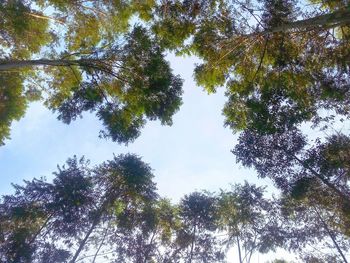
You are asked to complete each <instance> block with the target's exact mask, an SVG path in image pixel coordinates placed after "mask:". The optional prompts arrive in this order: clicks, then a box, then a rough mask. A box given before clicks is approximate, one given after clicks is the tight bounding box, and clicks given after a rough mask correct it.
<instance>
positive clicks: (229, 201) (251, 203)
mask: <svg viewBox="0 0 350 263" xmlns="http://www.w3.org/2000/svg"><path fill="white" fill-rule="evenodd" d="M263 194H264V189H263V188H262V187H256V186H255V185H250V184H248V183H247V182H245V184H243V185H239V184H236V185H233V186H232V190H231V191H221V193H220V194H219V197H218V199H219V201H218V202H219V205H218V206H219V209H218V211H219V212H218V215H219V223H218V225H219V227H220V230H221V232H222V233H223V235H224V236H225V237H224V238H223V244H224V245H225V246H226V248H227V249H233V248H234V250H235V251H236V253H235V254H236V255H237V258H238V262H240V263H243V262H247V263H248V262H251V260H252V255H253V254H254V253H255V252H258V253H267V252H269V251H273V250H275V249H276V248H278V247H283V243H284V238H285V235H284V230H283V224H282V221H281V220H280V216H279V209H278V206H276V204H275V203H274V200H272V199H271V200H269V199H267V198H265V197H264V196H263ZM236 248H237V249H236Z"/></svg>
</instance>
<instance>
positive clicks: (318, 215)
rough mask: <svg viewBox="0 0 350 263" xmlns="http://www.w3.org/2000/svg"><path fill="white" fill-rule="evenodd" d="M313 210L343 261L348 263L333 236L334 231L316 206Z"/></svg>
mask: <svg viewBox="0 0 350 263" xmlns="http://www.w3.org/2000/svg"><path fill="white" fill-rule="evenodd" d="M313 208H314V209H315V212H316V214H317V217H318V218H319V219H320V221H321V223H322V224H323V226H324V228H325V229H326V231H327V233H328V235H329V237H330V238H331V239H332V242H333V244H334V245H335V247H336V249H337V251H338V253H339V254H340V256H341V257H342V259H343V260H344V263H348V261H347V260H346V258H345V256H344V254H343V251H342V250H341V249H340V247H339V245H338V242H337V241H336V239H335V236H334V235H333V233H332V231H331V230H330V229H329V228H328V226H327V224H326V222H325V221H324V220H323V218H322V216H321V215H320V213H319V212H318V210H317V208H316V206H313Z"/></svg>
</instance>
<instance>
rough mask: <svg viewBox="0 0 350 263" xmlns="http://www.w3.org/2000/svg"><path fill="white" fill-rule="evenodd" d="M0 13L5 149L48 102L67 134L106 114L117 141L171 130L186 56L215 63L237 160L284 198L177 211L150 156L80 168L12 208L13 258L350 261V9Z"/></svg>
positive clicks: (0, 230) (70, 165) (233, 199)
mask: <svg viewBox="0 0 350 263" xmlns="http://www.w3.org/2000/svg"><path fill="white" fill-rule="evenodd" d="M0 15H1V17H2V19H1V21H0V144H4V143H5V140H6V139H8V138H9V137H10V127H11V124H12V122H13V121H14V120H19V119H20V118H21V117H23V115H24V114H25V111H26V108H27V107H28V104H29V103H30V102H31V101H36V100H40V101H42V102H43V103H44V104H45V105H46V106H47V107H48V108H49V109H51V110H52V111H53V112H55V113H56V114H57V117H58V119H59V120H61V121H63V122H64V123H67V124H69V123H70V122H72V121H74V120H76V119H77V118H79V117H82V116H83V113H84V112H94V113H95V114H96V116H97V118H98V119H99V120H100V121H101V122H102V123H103V126H104V129H103V130H102V131H101V133H100V136H101V137H108V138H111V139H112V140H113V141H116V142H118V143H126V144H127V143H129V142H132V141H133V140H135V139H136V138H137V137H138V136H139V135H140V133H141V129H142V127H143V126H145V124H146V122H147V120H159V121H160V122H161V123H162V124H165V125H171V124H172V116H173V115H174V114H175V112H176V111H177V110H178V109H179V107H180V105H181V103H182V100H181V95H182V80H181V78H180V76H176V75H174V74H173V72H172V69H171V68H170V64H169V63H168V62H167V61H166V58H165V56H166V54H167V53H168V52H175V53H176V54H178V55H180V56H186V55H192V56H196V57H198V58H199V59H200V61H201V62H200V63H199V64H198V65H197V66H196V68H195V71H194V78H195V80H196V82H197V84H198V85H199V86H202V87H204V88H205V89H206V91H207V92H209V93H212V92H215V91H216V90H217V89H219V88H224V89H225V94H226V97H227V101H226V104H225V105H224V107H223V114H224V116H225V125H226V126H227V127H229V128H230V129H231V130H232V131H233V132H235V133H240V134H239V139H238V143H237V145H236V146H235V148H234V149H233V150H232V152H233V154H234V155H235V156H236V160H237V162H239V163H241V164H242V165H244V166H246V167H252V168H254V169H255V170H256V171H257V173H258V176H259V177H268V178H270V179H272V181H273V183H274V185H275V186H276V187H277V188H278V189H279V190H280V195H279V196H278V197H272V198H270V199H267V198H265V197H264V195H263V192H264V190H263V188H261V187H257V186H255V185H250V184H248V183H246V184H244V185H234V186H233V187H232V190H231V191H224V190H223V191H221V192H220V193H218V194H217V193H208V192H205V191H203V192H194V193H190V194H188V195H186V196H184V197H183V198H182V199H181V201H180V202H179V203H178V204H172V203H171V202H170V201H169V200H167V199H164V198H161V197H159V196H158V195H157V193H156V187H155V184H154V182H153V181H152V178H153V175H152V172H151V169H150V167H149V166H148V165H147V164H145V163H143V162H142V161H141V159H140V158H139V157H137V156H136V155H131V154H128V155H121V156H116V157H114V159H113V160H111V161H107V162H105V163H103V164H101V165H98V166H95V167H92V168H91V167H89V165H88V162H87V161H85V160H84V159H83V158H82V159H78V158H76V157H74V158H71V159H68V161H67V164H66V165H65V166H62V167H59V168H58V171H57V172H56V173H54V179H53V181H52V182H48V181H47V180H45V179H44V178H40V179H34V180H33V181H26V182H25V183H24V185H23V186H20V185H15V186H14V188H15V193H14V194H12V195H11V194H10V195H5V196H3V198H2V199H1V202H0V211H1V213H0V245H1V246H0V260H1V261H5V262H72V263H73V262H77V261H91V262H95V261H96V259H97V258H98V257H100V256H102V255H105V256H106V257H108V258H110V259H111V260H114V261H116V262H164V263H165V262H188V263H192V262H221V261H224V260H225V253H226V252H227V249H230V248H232V247H235V248H237V255H238V260H239V262H240V263H243V262H250V260H251V256H252V254H253V253H255V252H261V253H265V252H268V251H270V250H274V249H276V248H284V249H287V250H290V251H293V252H298V253H299V254H300V255H301V257H302V259H303V260H304V261H305V262H338V261H339V262H347V259H346V256H345V252H346V251H347V250H348V248H349V237H350V232H349V229H350V183H349V180H350V170H349V168H350V166H349V163H350V150H349V149H350V134H349V129H348V125H349V123H350V122H349V118H350V108H349V103H350V82H349V76H350V44H349V43H350V3H349V1H348V0H305V1H302V0H300V1H298V0H257V1H245V0H229V1H223V0H194V1H188V0H165V1H156V0H145V1H138V0H115V1H109V0H101V1H93V0H88V1H79V0H74V1H69V0H47V1H44V0H33V1H29V0H28V1H27V0H4V1H1V3H0ZM340 125H342V127H343V128H338V127H341V126H340ZM344 127H345V128H344ZM316 132H317V133H318V134H317V135H316V136H312V134H314V133H316ZM317 246H323V248H324V247H325V250H326V254H327V255H323V254H322V253H321V254H319V252H316V251H318V249H317ZM305 248H308V249H306V250H305ZM310 249H311V250H312V251H313V252H310ZM89 251H94V253H93V254H89ZM323 251H324V250H323ZM328 252H329V253H328ZM275 262H279V261H278V260H276V261H275ZM282 262H283V261H282Z"/></svg>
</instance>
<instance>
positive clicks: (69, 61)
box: [0, 0, 182, 143]
mask: <svg viewBox="0 0 350 263" xmlns="http://www.w3.org/2000/svg"><path fill="white" fill-rule="evenodd" d="M137 2H138V1H128V2H124V1H116V2H115V3H114V2H111V1H84V3H83V2H79V1H77V2H75V1H73V2H72V1H39V0H38V1H12V0H11V1H5V2H2V3H1V4H0V13H1V14H2V15H3V16H4V17H5V19H4V20H3V22H2V23H3V27H2V30H1V32H0V49H1V53H0V74H1V77H2V80H3V81H2V82H1V83H2V84H1V85H2V88H1V91H2V92H1V94H2V95H1V116H3V117H2V119H3V121H2V123H1V127H2V128H1V133H0V142H1V143H4V139H5V138H8V137H9V127H10V125H11V122H12V120H15V119H19V118H20V117H22V116H23V114H24V112H25V108H26V106H27V104H28V101H30V99H42V100H43V101H44V103H45V104H46V105H47V106H48V108H50V109H52V110H53V111H55V112H58V119H60V120H62V121H63V122H65V123H70V122H71V121H72V120H75V119H76V118H77V117H81V116H82V113H83V112H85V111H91V112H96V115H97V117H98V118H99V119H100V120H101V121H102V123H103V125H104V127H105V129H104V130H103V131H101V134H100V135H101V136H103V137H110V138H112V140H113V141H117V142H120V143H128V142H130V141H133V140H134V139H135V138H137V137H138V136H139V134H140V130H141V128H142V127H143V126H144V125H145V123H146V120H147V119H149V120H157V119H158V120H160V121H161V123H162V124H167V125H170V124H171V123H172V115H173V114H174V113H175V112H176V111H177V110H178V108H179V106H180V105H181V94H182V80H181V79H180V78H179V77H178V76H175V75H174V74H173V73H172V70H171V69H170V66H169V63H168V62H167V61H166V60H165V58H164V52H163V49H162V48H161V46H160V45H159V44H157V42H156V40H155V38H154V36H152V35H151V34H150V33H149V32H147V30H146V28H144V27H142V26H141V25H136V24H131V23H129V20H130V19H131V18H132V17H133V16H134V15H137V14H138V15H139V16H140V17H141V18H144V19H146V18H147V17H148V15H147V14H148V13H149V10H148V9H149V5H150V4H151V2H152V1H150V3H147V2H145V3H144V4H142V5H139V4H138V3H137ZM49 8H50V11H48V12H45V10H47V9H49ZM23 17H24V20H23V19H22V18H23ZM34 35H35V36H36V37H35V38H33V36H34ZM27 43H29V44H27Z"/></svg>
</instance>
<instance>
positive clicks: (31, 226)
mask: <svg viewBox="0 0 350 263" xmlns="http://www.w3.org/2000/svg"><path fill="white" fill-rule="evenodd" d="M54 175H55V178H54V180H53V182H52V183H48V182H46V181H45V180H44V179H43V178H42V179H34V180H33V181H30V182H29V181H27V182H25V185H24V186H18V185H15V190H16V191H15V193H14V194H13V195H6V196H3V198H2V202H1V205H0V209H1V216H0V236H1V239H0V242H1V246H0V249H1V253H0V255H1V261H3V262H72V263H73V262H95V260H96V258H99V257H100V256H101V255H104V256H108V258H109V259H110V260H113V259H115V258H117V257H118V256H119V255H120V251H119V250H118V245H119V244H121V243H123V239H122V233H125V232H127V231H131V230H132V229H133V228H135V227H136V225H137V224H136V223H135V222H139V223H140V224H141V223H142V224H145V223H144V222H143V221H137V218H138V215H139V214H140V213H145V212H146V211H147V208H148V207H149V204H150V203H152V202H154V201H155V200H156V199H157V194H156V192H155V183H153V182H152V177H153V175H152V173H151V169H150V167H149V166H148V165H147V164H145V163H143V162H142V161H141V160H140V158H139V157H137V156H135V155H130V154H129V155H120V156H118V157H115V158H114V159H113V160H111V161H108V162H105V163H103V164H101V165H99V166H96V167H94V168H89V167H88V166H87V162H85V161H84V160H83V159H81V160H78V159H77V158H73V159H68V161H67V167H65V166H63V167H61V168H59V171H58V172H56V173H55V174H54ZM112 241H113V242H112ZM134 262H137V261H134Z"/></svg>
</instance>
